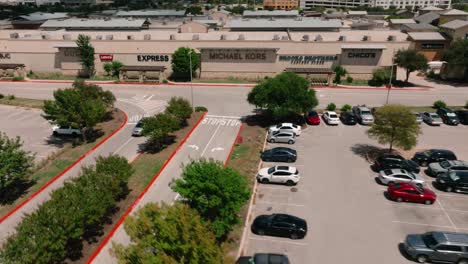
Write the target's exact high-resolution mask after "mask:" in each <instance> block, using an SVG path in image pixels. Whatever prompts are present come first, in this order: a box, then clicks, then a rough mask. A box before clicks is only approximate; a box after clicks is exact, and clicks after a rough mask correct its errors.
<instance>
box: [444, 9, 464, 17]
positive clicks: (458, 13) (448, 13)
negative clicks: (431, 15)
mask: <svg viewBox="0 0 468 264" xmlns="http://www.w3.org/2000/svg"><path fill="white" fill-rule="evenodd" d="M441 15H443V16H468V13H467V12H465V11H462V10H458V9H452V10H449V11H446V12H443V13H442V14H441Z"/></svg>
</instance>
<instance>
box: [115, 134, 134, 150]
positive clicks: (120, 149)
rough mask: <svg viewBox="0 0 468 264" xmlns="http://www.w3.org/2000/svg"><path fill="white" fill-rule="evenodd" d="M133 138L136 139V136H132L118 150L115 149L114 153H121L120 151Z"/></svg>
mask: <svg viewBox="0 0 468 264" xmlns="http://www.w3.org/2000/svg"><path fill="white" fill-rule="evenodd" d="M132 139H134V137H130V138H129V139H128V140H127V141H125V143H123V144H122V145H120V147H119V148H118V149H117V150H116V151H114V153H116V154H117V153H119V151H121V150H122V149H123V148H124V147H125V146H126V145H127V144H128V143H130V141H132Z"/></svg>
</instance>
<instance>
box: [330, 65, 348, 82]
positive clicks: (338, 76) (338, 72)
mask: <svg viewBox="0 0 468 264" xmlns="http://www.w3.org/2000/svg"><path fill="white" fill-rule="evenodd" d="M333 71H334V72H335V80H334V82H335V83H336V84H339V83H341V77H344V76H345V75H346V74H348V72H347V71H346V69H345V68H343V66H341V65H336V66H335V67H333Z"/></svg>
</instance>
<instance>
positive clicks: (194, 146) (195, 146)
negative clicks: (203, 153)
mask: <svg viewBox="0 0 468 264" xmlns="http://www.w3.org/2000/svg"><path fill="white" fill-rule="evenodd" d="M187 147H189V148H193V149H194V150H197V151H198V149H199V147H198V146H197V145H195V144H192V145H188V146H187Z"/></svg>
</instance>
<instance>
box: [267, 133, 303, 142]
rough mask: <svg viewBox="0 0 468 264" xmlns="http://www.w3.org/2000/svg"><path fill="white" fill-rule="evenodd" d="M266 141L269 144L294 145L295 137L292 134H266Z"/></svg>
mask: <svg viewBox="0 0 468 264" xmlns="http://www.w3.org/2000/svg"><path fill="white" fill-rule="evenodd" d="M267 141H268V142H270V143H275V142H277V143H288V144H294V143H295V142H296V136H295V135H294V133H292V132H282V131H276V132H272V133H268V138H267Z"/></svg>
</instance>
